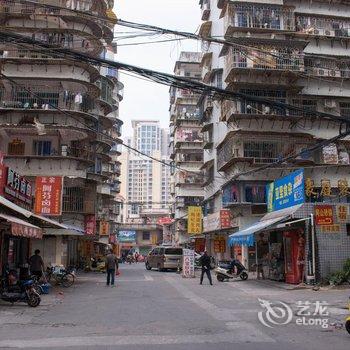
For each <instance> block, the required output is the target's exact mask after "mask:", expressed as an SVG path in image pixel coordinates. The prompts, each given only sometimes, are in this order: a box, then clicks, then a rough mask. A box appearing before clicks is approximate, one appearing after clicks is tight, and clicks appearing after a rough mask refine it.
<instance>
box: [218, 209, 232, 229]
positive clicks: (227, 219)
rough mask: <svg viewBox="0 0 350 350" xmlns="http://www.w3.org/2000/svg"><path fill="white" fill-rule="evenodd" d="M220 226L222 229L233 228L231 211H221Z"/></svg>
mask: <svg viewBox="0 0 350 350" xmlns="http://www.w3.org/2000/svg"><path fill="white" fill-rule="evenodd" d="M220 225H221V229H224V228H230V227H231V226H232V225H231V211H230V209H221V210H220Z"/></svg>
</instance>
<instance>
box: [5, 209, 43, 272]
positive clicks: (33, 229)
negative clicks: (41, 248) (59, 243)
mask: <svg viewBox="0 0 350 350" xmlns="http://www.w3.org/2000/svg"><path fill="white" fill-rule="evenodd" d="M42 235H43V231H42V229H41V228H40V227H38V226H35V225H32V224H30V223H29V222H27V221H24V220H21V219H19V218H17V217H14V216H11V215H8V214H3V213H1V214H0V268H1V273H2V272H3V270H4V268H5V267H7V268H9V269H15V270H18V272H19V274H20V276H23V275H26V274H28V259H29V257H30V253H31V250H30V248H31V240H32V239H42Z"/></svg>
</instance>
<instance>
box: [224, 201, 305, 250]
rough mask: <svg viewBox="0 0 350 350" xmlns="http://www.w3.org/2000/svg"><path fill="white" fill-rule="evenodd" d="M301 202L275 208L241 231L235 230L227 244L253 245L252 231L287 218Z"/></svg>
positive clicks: (254, 231)
mask: <svg viewBox="0 0 350 350" xmlns="http://www.w3.org/2000/svg"><path fill="white" fill-rule="evenodd" d="M301 206H302V204H298V205H295V206H293V207H290V208H286V209H282V210H277V211H274V212H271V213H268V214H266V215H265V216H263V217H262V218H261V219H260V220H259V221H258V222H256V223H255V224H253V225H251V226H248V227H246V228H244V229H243V230H241V231H238V232H235V233H233V234H232V235H230V238H229V245H231V246H232V245H235V244H242V245H247V246H253V245H254V243H255V237H254V233H258V232H260V231H263V230H265V229H267V228H269V227H272V226H273V225H275V224H277V223H278V222H281V221H284V220H287V219H289V218H290V217H291V216H292V215H293V214H294V213H295V212H296V211H297V210H298V209H300V207H301Z"/></svg>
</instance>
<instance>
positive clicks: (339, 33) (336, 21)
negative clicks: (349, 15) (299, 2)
mask: <svg viewBox="0 0 350 350" xmlns="http://www.w3.org/2000/svg"><path fill="white" fill-rule="evenodd" d="M295 23H296V24H295V27H296V32H297V33H298V34H300V35H303V36H321V37H322V36H324V37H329V38H340V39H347V38H350V21H349V20H344V19H342V18H336V17H326V16H325V17H316V16H308V15H300V16H296V19H295Z"/></svg>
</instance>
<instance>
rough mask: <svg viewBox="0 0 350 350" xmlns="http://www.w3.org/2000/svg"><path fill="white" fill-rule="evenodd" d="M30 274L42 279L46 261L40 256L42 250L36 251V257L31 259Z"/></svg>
mask: <svg viewBox="0 0 350 350" xmlns="http://www.w3.org/2000/svg"><path fill="white" fill-rule="evenodd" d="M29 267H30V273H31V274H32V275H34V276H37V277H38V278H40V277H41V276H42V275H43V269H44V261H43V259H42V257H41V256H40V250H39V249H36V250H35V252H34V255H32V256H31V257H30V258H29Z"/></svg>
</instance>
